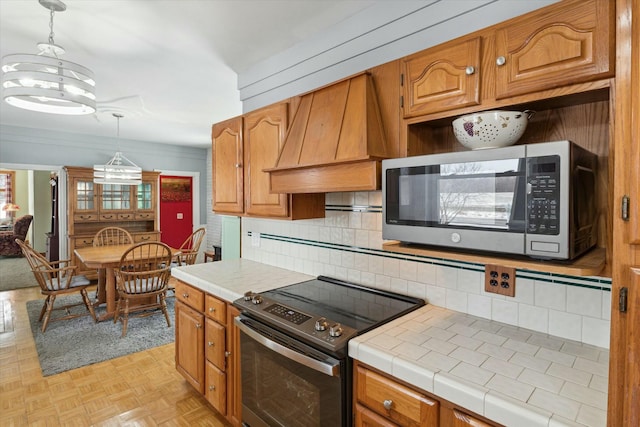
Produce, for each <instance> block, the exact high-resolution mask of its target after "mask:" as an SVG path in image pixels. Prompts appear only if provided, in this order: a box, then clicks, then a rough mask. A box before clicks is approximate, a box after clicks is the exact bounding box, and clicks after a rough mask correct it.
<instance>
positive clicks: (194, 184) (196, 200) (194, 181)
mask: <svg viewBox="0 0 640 427" xmlns="http://www.w3.org/2000/svg"><path fill="white" fill-rule="evenodd" d="M154 171H156V172H160V175H168V176H188V177H191V188H192V190H191V200H192V201H193V212H192V213H191V215H192V218H193V230H197V229H198V228H200V227H201V226H202V225H203V224H202V223H201V222H200V220H201V218H200V172H191V171H172V170H162V169H154ZM159 182H160V181H159V180H158V183H159ZM158 194H159V193H158ZM157 199H158V201H157V203H158V206H156V211H157V212H158V220H160V197H158V198H157ZM196 219H197V220H196ZM159 223H160V222H159V221H158V224H159ZM193 230H191V231H193Z"/></svg>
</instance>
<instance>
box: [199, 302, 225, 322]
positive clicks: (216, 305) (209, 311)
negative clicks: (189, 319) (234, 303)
mask: <svg viewBox="0 0 640 427" xmlns="http://www.w3.org/2000/svg"><path fill="white" fill-rule="evenodd" d="M204 314H205V315H206V316H207V317H209V318H211V319H213V320H215V321H216V322H218V323H220V324H221V325H224V324H225V323H226V320H227V304H226V303H225V302H224V301H222V300H219V299H218V298H216V297H213V296H211V295H206V296H205V301H204Z"/></svg>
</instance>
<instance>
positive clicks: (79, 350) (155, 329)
mask: <svg viewBox="0 0 640 427" xmlns="http://www.w3.org/2000/svg"><path fill="white" fill-rule="evenodd" d="M81 301H82V298H81V297H80V295H72V296H65V297H58V298H56V304H55V306H54V307H60V306H63V305H66V304H69V303H75V302H81ZM174 301H175V298H167V309H168V311H169V319H170V320H171V327H167V321H166V319H165V318H164V315H163V314H162V313H161V312H158V313H154V314H153V315H151V316H146V317H131V316H130V317H129V325H128V326H127V335H126V336H125V337H123V338H121V335H122V323H121V322H118V323H115V324H114V323H113V321H112V320H106V321H102V322H98V323H94V322H93V319H92V318H91V316H89V315H87V316H83V317H78V318H75V319H69V320H60V321H57V322H55V321H54V322H52V321H49V325H48V326H47V330H46V332H45V333H42V331H41V327H42V324H41V323H40V322H38V317H39V316H40V310H41V309H42V304H43V302H44V300H35V301H29V302H27V311H28V314H29V322H30V323H31V332H32V334H33V338H34V340H35V342H36V350H37V352H38V359H39V361H40V368H41V369H42V376H45V377H46V376H49V375H54V374H59V373H60V372H64V371H68V370H70V369H76V368H80V367H82V366H86V365H91V364H94V363H98V362H102V361H105V360H109V359H113V358H116V357H120V356H124V355H127V354H130V353H136V352H139V351H143V350H147V349H149V348H153V347H157V346H160V345H164V344H168V343H171V342H173V341H174V340H175V328H174V322H175V315H174ZM71 311H72V312H76V311H77V312H86V308H85V307H84V305H81V306H78V307H74V308H72V309H71ZM101 313H104V308H101V307H98V308H97V309H96V315H99V314H101ZM62 315H64V313H63V312H62V311H61V310H54V312H53V314H52V319H55V318H56V317H61V316H62Z"/></svg>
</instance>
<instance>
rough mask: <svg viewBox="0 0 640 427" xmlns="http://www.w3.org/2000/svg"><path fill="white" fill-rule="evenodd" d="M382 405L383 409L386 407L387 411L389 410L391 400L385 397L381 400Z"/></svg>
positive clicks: (391, 404) (391, 403)
mask: <svg viewBox="0 0 640 427" xmlns="http://www.w3.org/2000/svg"><path fill="white" fill-rule="evenodd" d="M382 406H384V409H386V410H387V411H390V410H391V407H392V406H393V400H391V399H387V400H385V401H384V402H382Z"/></svg>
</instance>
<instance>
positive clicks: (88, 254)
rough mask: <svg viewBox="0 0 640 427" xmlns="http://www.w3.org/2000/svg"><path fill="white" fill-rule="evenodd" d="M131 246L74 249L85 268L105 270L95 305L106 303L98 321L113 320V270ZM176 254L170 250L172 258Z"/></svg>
mask: <svg viewBox="0 0 640 427" xmlns="http://www.w3.org/2000/svg"><path fill="white" fill-rule="evenodd" d="M131 246H133V245H131V244H126V245H111V246H87V247H84V248H76V249H75V250H74V251H73V252H74V253H75V255H76V257H78V260H79V261H80V262H82V263H83V264H84V265H85V266H87V268H92V269H93V268H95V269H96V270H101V269H104V270H105V286H104V288H105V289H104V293H103V294H101V293H100V292H99V293H98V299H97V303H98V304H102V303H106V311H105V313H103V314H101V315H100V316H98V320H100V321H102V320H107V319H113V316H114V313H115V311H116V296H117V292H116V275H115V269H116V268H118V267H119V266H120V258H122V254H124V253H125V251H126V250H127V249H129V248H130V247H131ZM177 252H178V249H173V248H171V255H172V257H173V256H174V255H175V254H176V253H177Z"/></svg>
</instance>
